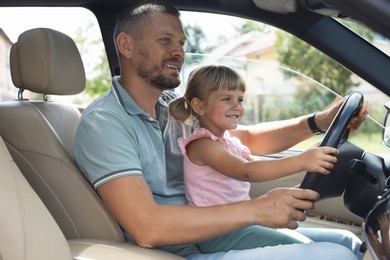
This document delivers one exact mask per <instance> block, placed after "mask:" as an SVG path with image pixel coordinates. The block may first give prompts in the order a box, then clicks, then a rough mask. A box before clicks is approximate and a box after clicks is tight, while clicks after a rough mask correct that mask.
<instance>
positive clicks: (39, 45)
mask: <svg viewBox="0 0 390 260" xmlns="http://www.w3.org/2000/svg"><path fill="white" fill-rule="evenodd" d="M10 66H11V76H12V81H13V83H14V85H15V86H16V87H17V88H21V89H27V90H30V91H32V92H36V93H40V94H54V95H75V94H78V93H80V92H82V91H83V90H84V88H85V71H84V65H83V62H82V60H81V56H80V53H79V51H78V49H77V46H76V44H75V43H74V41H73V40H72V38H70V37H69V36H67V35H65V34H63V33H61V32H58V31H55V30H52V29H48V28H36V29H31V30H28V31H25V32H24V33H22V34H21V35H19V38H18V41H17V42H15V43H14V44H13V46H12V48H11V54H10Z"/></svg>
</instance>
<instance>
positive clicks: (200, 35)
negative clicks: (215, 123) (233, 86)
mask: <svg viewBox="0 0 390 260" xmlns="http://www.w3.org/2000/svg"><path fill="white" fill-rule="evenodd" d="M182 20H183V24H184V28H185V30H186V33H187V37H188V42H187V45H186V67H185V68H183V73H182V77H183V80H182V82H183V83H182V85H181V86H180V89H179V91H181V92H182V91H183V90H184V88H185V82H186V78H187V76H188V73H189V72H190V71H191V69H192V67H193V66H196V65H197V64H199V63H223V64H225V65H229V66H232V67H235V68H236V69H238V70H239V71H240V72H241V73H242V75H243V76H244V77H245V80H246V83H247V91H246V97H245V106H246V112H245V113H246V114H245V117H244V118H243V120H242V122H241V123H242V124H254V123H258V122H266V121H273V120H282V119H288V118H292V117H296V116H300V115H304V114H309V113H312V112H315V111H318V110H322V109H324V108H326V107H327V106H329V105H330V104H332V103H333V102H336V101H337V100H338V99H340V97H342V96H345V95H347V94H348V93H351V92H352V91H354V90H358V91H360V92H362V93H363V95H364V96H365V98H366V99H368V100H369V103H370V105H371V107H370V113H371V118H369V119H368V120H366V122H365V123H364V124H363V125H362V127H361V128H360V129H359V131H356V132H355V133H353V134H352V136H351V137H350V140H351V141H352V142H354V143H355V144H357V145H359V146H361V147H363V148H364V149H365V150H367V151H372V152H383V151H387V150H386V148H384V146H383V145H382V143H381V131H382V123H383V116H384V114H385V110H384V108H383V104H384V103H386V102H387V100H388V97H387V96H386V95H384V94H382V93H380V92H379V91H378V90H377V89H376V88H374V87H373V86H371V85H370V84H368V83H367V82H365V81H363V80H362V79H360V78H359V77H357V76H356V75H354V74H353V73H351V72H350V71H349V70H347V69H345V68H344V67H343V66H341V65H340V64H338V63H337V62H335V61H334V60H332V59H330V58H329V57H328V56H326V55H324V54H323V53H321V52H320V51H318V50H316V49H315V48H313V47H311V46H309V45H308V44H306V43H305V42H303V41H301V40H300V39H298V38H296V37H294V36H292V35H290V34H288V33H286V32H283V31H281V30H279V29H277V28H274V27H271V26H269V25H266V24H262V23H258V22H254V21H250V20H245V19H239V18H236V17H228V16H221V15H215V14H205V13H193V12H184V13H183V15H182ZM196 21H198V22H196ZM213 24H215V25H218V26H213ZM221 24H224V26H220V25H221ZM358 28H360V27H358ZM373 41H374V44H375V35H374V37H373ZM380 43H381V44H383V40H381V41H380ZM322 138H323V136H321V135H320V136H315V137H313V138H311V139H309V140H307V141H305V142H303V143H300V144H298V145H297V146H296V147H295V148H297V149H305V148H308V147H310V146H312V145H314V144H316V143H318V142H320V141H321V140H322Z"/></svg>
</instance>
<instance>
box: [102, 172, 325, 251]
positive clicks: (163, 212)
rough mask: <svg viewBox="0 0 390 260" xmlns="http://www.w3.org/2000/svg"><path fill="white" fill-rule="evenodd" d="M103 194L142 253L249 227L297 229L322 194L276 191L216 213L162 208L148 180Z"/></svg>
mask: <svg viewBox="0 0 390 260" xmlns="http://www.w3.org/2000/svg"><path fill="white" fill-rule="evenodd" d="M98 193H99V195H100V196H101V198H102V199H103V201H104V202H105V204H106V205H107V206H108V208H109V210H110V211H111V213H112V214H113V215H114V217H115V218H116V219H117V221H118V222H119V224H120V225H121V226H122V227H123V228H124V229H125V230H126V232H127V233H129V234H130V236H132V237H133V239H134V240H135V241H136V242H137V243H138V244H139V245H140V246H142V247H148V248H149V247H155V246H160V245H173V244H186V243H192V242H196V241H200V240H204V239H207V238H210V237H213V236H216V235H221V234H224V233H228V232H231V231H234V230H237V229H239V228H242V227H245V226H249V225H255V224H259V225H263V226H268V227H275V228H291V229H294V228H297V226H298V224H297V221H303V220H304V219H305V217H306V216H305V214H304V213H303V212H302V211H300V210H297V209H311V208H312V207H313V203H312V202H311V201H313V200H315V199H317V198H318V193H316V192H314V191H311V190H301V189H295V188H289V189H287V188H286V189H275V190H272V191H270V192H269V193H267V194H265V195H264V196H262V197H260V198H258V199H254V200H250V201H245V202H239V203H234V204H228V205H220V206H212V207H191V206H176V205H158V204H156V203H155V201H154V199H153V196H152V193H151V191H150V189H149V187H148V185H147V183H146V182H145V180H144V178H143V177H142V176H139V175H133V176H126V177H121V178H118V179H115V180H112V181H110V182H108V183H105V184H103V185H101V186H100V187H99V188H98Z"/></svg>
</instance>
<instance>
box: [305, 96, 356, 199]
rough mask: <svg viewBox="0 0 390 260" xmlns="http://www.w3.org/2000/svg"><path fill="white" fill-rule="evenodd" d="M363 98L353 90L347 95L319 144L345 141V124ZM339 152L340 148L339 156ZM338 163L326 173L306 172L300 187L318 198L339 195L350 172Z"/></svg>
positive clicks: (331, 144)
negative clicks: (309, 190)
mask: <svg viewBox="0 0 390 260" xmlns="http://www.w3.org/2000/svg"><path fill="white" fill-rule="evenodd" d="M363 100H364V98H363V95H362V94H361V93H360V92H353V93H351V94H350V95H349V96H348V98H347V100H346V101H345V102H344V103H343V105H342V106H341V108H340V110H339V111H338V113H337V114H336V116H335V118H334V119H333V121H332V123H331V125H330V127H329V129H328V130H327V131H326V133H325V136H324V139H323V140H322V142H321V145H320V146H330V147H334V148H339V149H340V148H341V147H340V146H341V144H342V143H344V142H345V141H347V139H348V136H349V130H348V129H347V126H348V124H349V122H350V121H351V119H352V117H353V116H354V115H355V114H356V113H357V112H358V111H359V109H360V107H361V105H362V103H363ZM347 143H349V142H347ZM341 154H342V153H341V150H340V154H339V156H340V155H341ZM358 156H359V155H358ZM340 161H344V160H340ZM338 163H339V160H338V161H337V163H336V164H335V167H334V168H333V169H332V170H331V171H330V173H329V174H328V175H323V174H320V173H316V172H307V173H306V175H305V177H304V179H303V180H302V183H301V185H300V188H303V189H311V190H314V191H317V192H318V193H319V194H320V199H319V200H324V199H327V198H333V197H338V196H341V194H342V193H343V192H344V190H345V187H346V186H347V184H348V181H349V178H350V176H351V173H350V172H349V171H348V166H347V167H344V166H345V165H343V169H341V170H340V166H339V168H338V167H337V166H338ZM337 168H338V169H337ZM319 200H317V201H319Z"/></svg>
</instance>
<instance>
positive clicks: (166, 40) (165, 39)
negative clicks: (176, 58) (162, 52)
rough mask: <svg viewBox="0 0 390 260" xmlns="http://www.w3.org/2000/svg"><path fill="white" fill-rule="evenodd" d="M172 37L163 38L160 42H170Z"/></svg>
mask: <svg viewBox="0 0 390 260" xmlns="http://www.w3.org/2000/svg"><path fill="white" fill-rule="evenodd" d="M169 41H170V39H169V38H161V39H160V42H162V43H169Z"/></svg>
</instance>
